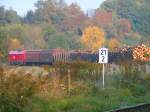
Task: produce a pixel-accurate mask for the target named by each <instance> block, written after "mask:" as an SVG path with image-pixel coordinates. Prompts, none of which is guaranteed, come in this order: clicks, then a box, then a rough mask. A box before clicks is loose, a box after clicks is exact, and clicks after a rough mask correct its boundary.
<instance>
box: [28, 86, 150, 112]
mask: <svg viewBox="0 0 150 112" xmlns="http://www.w3.org/2000/svg"><path fill="white" fill-rule="evenodd" d="M149 101H150V95H149V94H146V95H145V96H139V97H134V96H132V92H131V90H130V89H119V90H117V89H105V90H101V91H100V93H99V94H97V95H94V96H93V95H87V96H83V95H79V96H71V97H66V98H62V99H44V98H39V97H34V98H33V99H32V102H31V104H30V106H28V107H27V108H28V109H27V111H29V110H30V111H32V112H105V111H108V110H112V109H117V108H122V107H125V106H131V105H136V104H139V103H145V102H149Z"/></svg>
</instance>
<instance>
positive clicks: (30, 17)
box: [25, 10, 34, 24]
mask: <svg viewBox="0 0 150 112" xmlns="http://www.w3.org/2000/svg"><path fill="white" fill-rule="evenodd" d="M25 22H27V23H29V24H32V23H33V22H34V12H33V11H31V10H30V11H28V12H27V15H26V17H25Z"/></svg>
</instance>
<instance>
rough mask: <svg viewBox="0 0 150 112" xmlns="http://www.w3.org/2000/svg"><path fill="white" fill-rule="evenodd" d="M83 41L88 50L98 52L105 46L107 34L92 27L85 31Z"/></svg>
mask: <svg viewBox="0 0 150 112" xmlns="http://www.w3.org/2000/svg"><path fill="white" fill-rule="evenodd" d="M81 41H82V43H83V44H84V46H85V47H86V48H88V49H90V50H92V51H96V50H98V49H99V48H100V47H102V45H104V42H105V33H104V31H103V29H101V28H99V27H96V26H90V27H87V28H86V29H85V30H84V32H83V35H82V37H81Z"/></svg>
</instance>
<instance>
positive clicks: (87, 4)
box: [0, 0, 104, 16]
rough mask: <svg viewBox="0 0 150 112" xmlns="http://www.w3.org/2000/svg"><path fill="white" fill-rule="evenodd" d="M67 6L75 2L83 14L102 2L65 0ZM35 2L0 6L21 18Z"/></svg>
mask: <svg viewBox="0 0 150 112" xmlns="http://www.w3.org/2000/svg"><path fill="white" fill-rule="evenodd" d="M65 1H66V3H67V4H71V3H72V2H76V3H78V4H79V5H80V7H81V9H82V10H84V11H85V12H86V11H87V10H89V9H96V8H98V7H99V5H100V4H101V3H102V2H103V1H104V0H65ZM36 2H37V0H0V6H1V5H2V6H4V7H5V8H6V9H14V10H16V11H17V13H18V14H19V15H21V16H24V15H25V14H26V12H27V11H28V10H31V9H32V10H34V9H35V7H34V4H35V3H36Z"/></svg>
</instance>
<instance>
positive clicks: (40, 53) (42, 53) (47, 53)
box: [8, 48, 133, 65]
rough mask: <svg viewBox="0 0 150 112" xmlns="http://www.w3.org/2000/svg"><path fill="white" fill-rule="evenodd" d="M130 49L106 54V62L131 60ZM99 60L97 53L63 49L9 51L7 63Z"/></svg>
mask: <svg viewBox="0 0 150 112" xmlns="http://www.w3.org/2000/svg"><path fill="white" fill-rule="evenodd" d="M132 52H133V49H132V48H127V49H126V50H123V49H121V50H118V51H117V52H110V51H109V53H108V62H109V63H114V62H119V61H123V60H128V61H130V60H133V56H132V54H133V53H132ZM98 58H99V54H98V52H96V53H93V52H91V51H76V50H71V51H65V50H63V49H51V50H20V51H19V50H18V51H10V52H9V54H8V61H9V64H10V65H53V64H55V63H57V62H65V63H66V62H71V61H77V60H80V61H88V62H93V63H97V62H98Z"/></svg>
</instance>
